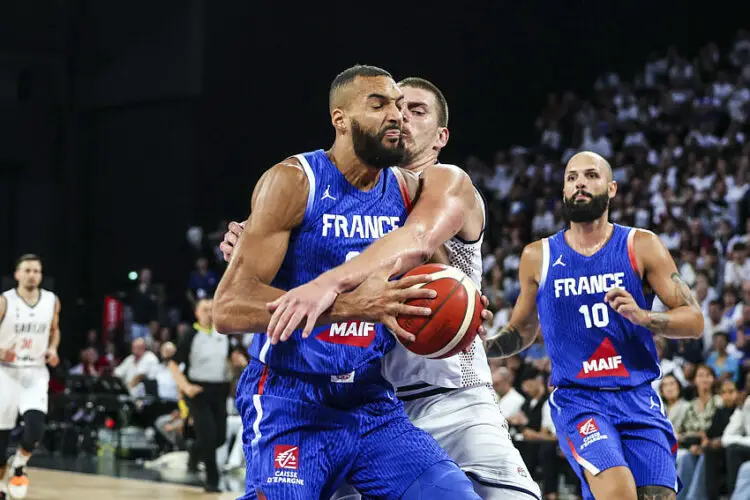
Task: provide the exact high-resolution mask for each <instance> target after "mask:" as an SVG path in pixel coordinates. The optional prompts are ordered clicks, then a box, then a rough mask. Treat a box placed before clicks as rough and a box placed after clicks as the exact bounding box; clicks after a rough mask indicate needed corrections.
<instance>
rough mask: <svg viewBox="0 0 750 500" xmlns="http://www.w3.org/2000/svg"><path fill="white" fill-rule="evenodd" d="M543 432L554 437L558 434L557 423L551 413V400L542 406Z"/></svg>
mask: <svg viewBox="0 0 750 500" xmlns="http://www.w3.org/2000/svg"><path fill="white" fill-rule="evenodd" d="M541 430H547V431H549V432H550V433H551V434H552V435H553V436H554V435H555V434H556V431H555V423H554V422H553V421H552V412H551V411H550V405H549V398H547V401H545V402H544V405H543V406H542V425H541Z"/></svg>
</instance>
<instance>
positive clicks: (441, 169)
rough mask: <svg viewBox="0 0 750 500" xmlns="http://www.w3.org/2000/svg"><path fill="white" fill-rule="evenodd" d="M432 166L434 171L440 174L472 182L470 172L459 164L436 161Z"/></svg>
mask: <svg viewBox="0 0 750 500" xmlns="http://www.w3.org/2000/svg"><path fill="white" fill-rule="evenodd" d="M430 168H431V169H433V172H436V173H438V174H439V175H445V176H451V177H454V178H456V179H461V180H464V181H468V182H471V178H470V177H469V174H467V173H466V171H465V170H464V169H462V168H461V167H459V166H458V165H453V164H451V163H436V164H435V165H433V166H432V167H430ZM427 170H430V169H427Z"/></svg>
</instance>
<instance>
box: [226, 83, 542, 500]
mask: <svg viewBox="0 0 750 500" xmlns="http://www.w3.org/2000/svg"><path fill="white" fill-rule="evenodd" d="M398 85H399V88H400V89H401V91H402V92H403V94H404V104H403V106H402V113H403V115H404V124H403V132H404V136H405V139H404V143H405V148H406V155H405V158H404V161H403V163H402V167H403V168H404V169H406V170H408V171H410V172H413V173H416V174H419V175H420V178H421V179H422V180H423V181H424V182H423V183H422V186H421V193H420V196H419V197H418V198H417V199H416V200H415V202H414V208H413V209H412V211H411V212H410V214H409V217H408V218H407V220H406V224H405V225H404V226H403V227H402V228H399V229H397V230H395V231H393V232H391V233H389V234H388V235H386V236H384V237H383V238H381V239H379V240H378V241H377V242H375V243H373V244H372V245H370V247H368V248H367V250H365V251H364V252H363V253H362V254H360V255H358V256H356V257H354V258H352V259H351V260H348V261H347V262H346V263H344V264H342V265H340V266H338V267H336V268H335V269H332V270H330V271H328V272H327V273H324V274H323V275H321V276H319V277H318V278H316V279H315V280H313V281H311V282H309V283H307V284H305V285H302V286H301V287H298V288H295V289H294V290H292V291H291V292H289V293H287V294H285V295H284V297H283V299H280V300H279V301H277V304H278V306H279V307H277V308H276V309H275V310H276V313H277V314H280V313H281V312H285V314H284V315H283V317H281V318H280V319H279V321H278V322H276V323H275V328H276V330H277V332H279V333H278V335H279V338H280V340H284V339H285V338H287V336H288V334H289V333H290V332H291V331H293V330H294V328H296V327H297V325H296V324H293V323H292V321H294V317H295V316H296V317H297V318H300V317H302V318H304V319H306V320H307V321H308V322H310V324H314V323H315V322H316V320H317V318H318V316H319V315H320V314H322V313H323V312H324V311H325V310H326V308H327V307H328V306H329V305H330V304H331V303H330V302H326V300H329V301H330V300H332V299H333V298H335V297H336V294H337V293H339V292H341V291H344V290H346V289H349V288H353V287H355V286H357V285H358V284H359V280H361V279H364V277H365V276H367V275H368V273H372V272H373V271H376V270H377V269H378V268H380V267H383V266H388V265H393V264H394V263H395V261H396V260H398V259H399V258H401V259H402V263H403V265H404V267H405V268H406V267H413V266H415V265H417V264H419V263H421V262H422V260H423V259H424V258H425V257H426V256H432V257H433V258H432V261H434V262H442V263H446V264H450V265H453V266H455V267H457V268H458V269H461V270H462V271H463V272H464V273H466V274H467V276H469V277H470V278H471V279H472V280H473V281H474V283H475V284H476V285H477V286H478V287H480V286H481V280H482V255H481V246H482V240H483V236H484V225H485V207H484V202H483V200H482V198H481V196H480V195H479V193H478V192H477V191H476V190H475V189H474V188H473V186H472V184H471V181H470V180H469V178H468V176H467V175H466V174H465V173H464V172H463V171H461V170H460V169H458V168H456V167H453V166H450V165H440V166H436V165H438V160H437V158H438V155H439V153H440V151H441V150H442V149H443V147H445V145H446V143H447V141H448V137H449V132H448V127H447V125H448V103H447V101H446V99H445V96H444V95H443V93H442V92H441V91H440V89H438V88H437V87H436V86H435V85H434V84H432V83H431V82H429V81H427V80H424V79H422V78H407V79H405V80H402V81H401V82H399V84H398ZM456 221H458V223H456ZM241 232H242V225H240V224H238V223H231V224H230V227H229V231H228V232H227V234H226V235H225V237H224V241H223V242H222V245H221V247H222V250H223V252H224V255H225V259H227V260H228V259H229V256H230V255H231V253H232V250H233V247H234V245H235V244H236V241H237V238H238V237H239V235H240V233H241ZM326 298H327V299H326ZM297 312H301V313H302V315H297V314H296V313H297ZM483 313H487V314H486V315H484V316H483V317H484V319H485V320H487V319H488V318H490V315H489V311H483ZM272 323H273V319H272ZM269 333H272V331H271V329H270V327H269ZM383 374H384V376H385V378H386V379H387V380H388V381H389V382H391V383H392V384H393V385H394V386H395V387H396V395H397V396H398V397H399V398H400V399H402V400H403V401H404V405H405V408H406V412H407V415H408V416H409V419H410V420H411V421H412V422H414V424H415V425H417V426H418V427H420V428H422V429H424V430H425V431H427V432H429V433H430V434H431V435H432V436H433V437H435V439H436V440H437V441H438V444H440V446H441V447H442V448H443V449H444V450H445V451H446V452H448V454H449V455H450V456H451V458H453V459H454V460H456V462H457V463H458V465H459V466H460V467H461V469H462V470H464V471H465V472H466V473H467V475H469V477H470V478H471V480H472V483H473V485H474V490H475V491H476V492H477V494H479V495H480V496H481V497H482V498H483V499H484V500H501V499H502V500H513V499H517V500H522V499H525V500H531V499H535V498H536V499H538V498H539V497H540V491H539V487H538V485H537V484H536V483H535V482H534V480H533V479H532V477H531V475H530V474H529V473H528V470H527V468H526V465H525V464H524V462H523V459H522V458H521V455H520V454H519V453H518V451H517V450H516V449H515V447H514V446H513V442H512V441H511V439H510V436H509V435H508V430H507V424H506V422H505V418H504V417H503V415H502V413H501V412H500V409H499V407H498V405H497V403H496V401H495V397H494V391H493V390H492V389H491V387H490V386H491V382H492V376H491V373H490V370H489V366H488V363H487V357H486V356H485V353H484V347H483V345H482V341H481V340H480V339H479V338H477V339H476V340H475V342H474V344H472V346H471V347H470V348H469V349H467V351H466V352H463V353H460V354H458V355H456V356H453V357H451V358H449V359H446V360H433V359H426V358H423V357H420V356H417V355H415V354H412V353H410V352H409V351H408V350H407V349H405V348H404V347H402V346H400V345H397V346H396V348H395V349H393V350H392V351H391V352H390V353H388V355H386V357H385V358H384V360H383ZM335 498H336V499H337V500H344V499H345V500H354V499H358V498H359V495H357V493H356V492H354V491H352V490H351V488H343V489H342V490H339V491H338V492H337V493H336V496H335Z"/></svg>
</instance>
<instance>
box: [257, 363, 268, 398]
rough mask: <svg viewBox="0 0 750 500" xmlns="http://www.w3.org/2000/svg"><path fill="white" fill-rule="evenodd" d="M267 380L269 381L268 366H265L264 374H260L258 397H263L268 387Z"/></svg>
mask: <svg viewBox="0 0 750 500" xmlns="http://www.w3.org/2000/svg"><path fill="white" fill-rule="evenodd" d="M266 380H268V365H264V366H263V373H261V374H260V381H259V382H258V395H259V396H262V395H263V389H264V388H265V386H266Z"/></svg>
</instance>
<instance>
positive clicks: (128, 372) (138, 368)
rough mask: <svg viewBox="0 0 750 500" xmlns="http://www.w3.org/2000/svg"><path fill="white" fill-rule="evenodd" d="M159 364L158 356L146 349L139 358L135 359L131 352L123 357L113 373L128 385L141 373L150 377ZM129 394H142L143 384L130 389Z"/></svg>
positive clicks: (143, 391) (136, 395) (143, 392)
mask: <svg viewBox="0 0 750 500" xmlns="http://www.w3.org/2000/svg"><path fill="white" fill-rule="evenodd" d="M158 366H159V358H157V357H156V354H154V353H153V352H151V351H146V352H145V353H144V354H143V356H141V359H139V360H138V361H136V359H135V356H134V355H133V354H131V355H130V356H128V357H127V358H125V359H124V360H123V361H122V363H120V366H118V367H117V368H115V369H114V372H113V374H114V375H115V377H118V378H120V379H122V381H123V382H125V383H126V384H128V385H130V382H132V381H133V379H134V378H135V377H137V376H139V375H143V376H144V377H145V378H150V377H151V376H152V374H153V373H154V370H156V368H157V367H158ZM130 394H131V396H135V397H138V396H143V395H144V394H145V390H144V388H143V384H138V385H136V386H135V387H133V388H131V389H130Z"/></svg>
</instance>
